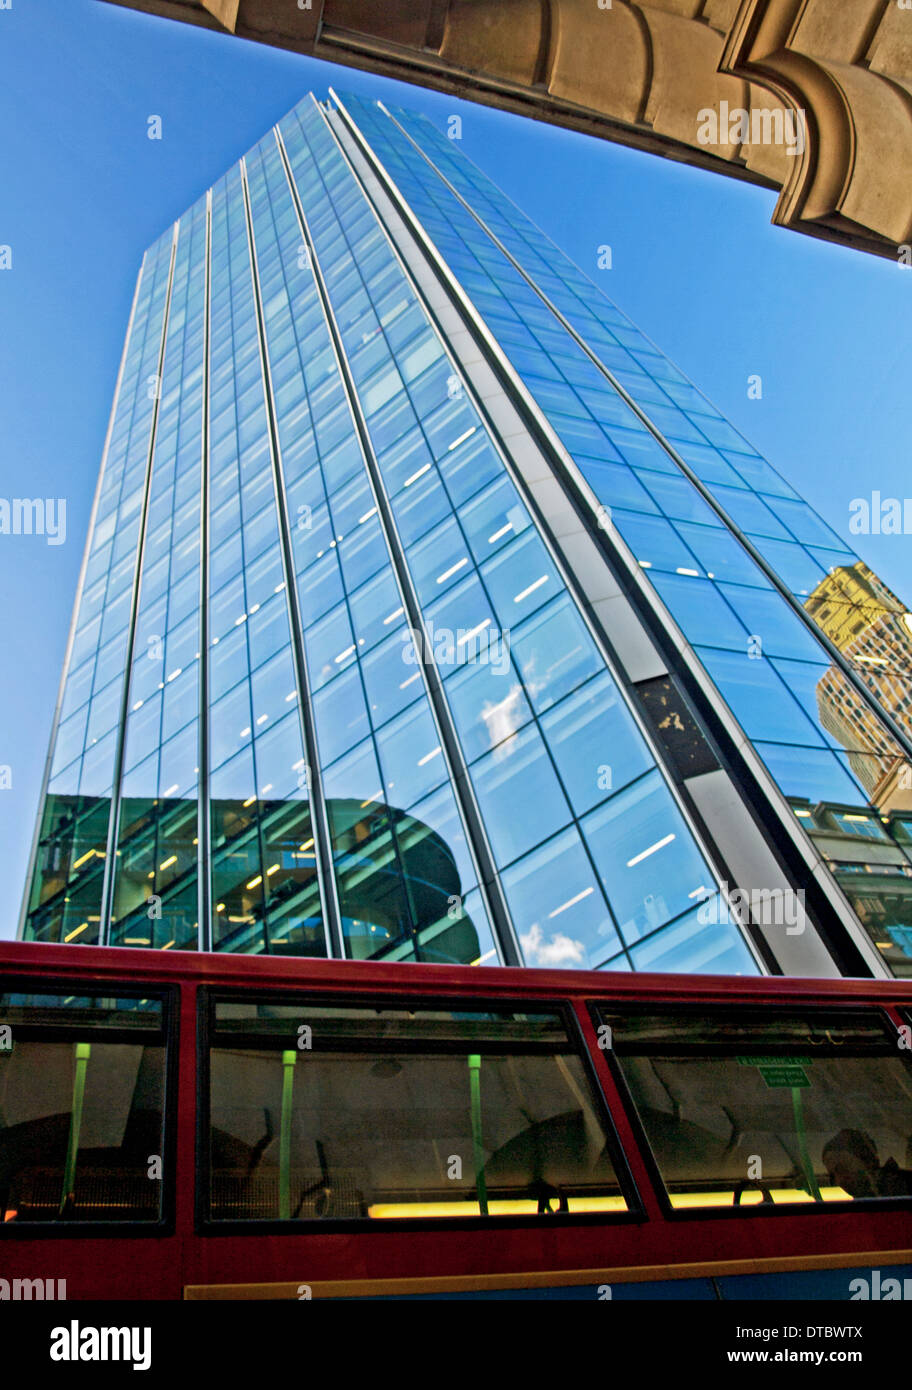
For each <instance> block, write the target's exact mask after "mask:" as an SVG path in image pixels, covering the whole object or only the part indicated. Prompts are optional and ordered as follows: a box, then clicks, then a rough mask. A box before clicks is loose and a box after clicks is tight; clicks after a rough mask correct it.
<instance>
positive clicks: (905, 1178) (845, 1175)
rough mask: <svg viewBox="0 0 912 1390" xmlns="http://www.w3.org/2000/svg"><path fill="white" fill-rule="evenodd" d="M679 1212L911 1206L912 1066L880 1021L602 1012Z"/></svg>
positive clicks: (874, 1014) (829, 1014) (872, 1016)
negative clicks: (860, 1202)
mask: <svg viewBox="0 0 912 1390" xmlns="http://www.w3.org/2000/svg"><path fill="white" fill-rule="evenodd" d="M598 1022H599V1024H600V1025H601V1026H603V1027H604V1025H608V1027H609V1028H610V1029H611V1033H610V1034H603V1036H608V1037H610V1039H611V1044H612V1046H611V1051H612V1052H613V1054H614V1056H615V1058H616V1060H617V1065H618V1066H619V1068H620V1071H621V1073H622V1074H623V1078H624V1080H625V1082H626V1083H627V1087H628V1088H629V1092H630V1096H631V1098H632V1100H633V1104H634V1106H635V1109H636V1112H637V1115H638V1116H639V1119H640V1121H641V1123H642V1126H643V1129H644V1131H645V1133H646V1137H647V1139H648V1141H649V1146H650V1148H651V1150H652V1154H653V1157H654V1159H655V1162H656V1165H657V1167H658V1170H659V1173H660V1175H661V1178H662V1182H663V1184H664V1186H665V1190H666V1193H667V1195H668V1199H669V1201H670V1203H671V1205H672V1207H676V1208H693V1207H719V1206H747V1205H755V1204H764V1203H766V1204H777V1203H804V1204H806V1205H808V1206H809V1207H813V1206H815V1205H818V1204H825V1203H828V1202H836V1201H841V1202H845V1201H848V1200H852V1199H862V1198H883V1197H907V1196H912V1167H910V1165H909V1156H910V1155H909V1145H910V1136H912V1068H910V1066H909V1063H908V1061H907V1060H906V1058H907V1057H908V1053H905V1052H902V1051H901V1050H900V1049H899V1048H898V1047H897V1037H896V1033H895V1031H894V1030H892V1029H891V1028H890V1026H889V1024H888V1023H887V1021H886V1019H884V1018H883V1017H882V1015H881V1014H880V1013H879V1012H878V1011H877V1010H875V1009H867V1010H864V1011H862V1010H854V1011H852V1010H849V1011H842V1012H838V1013H837V1012H835V1011H819V1012H818V1011H816V1010H811V1009H808V1010H806V1011H804V1012H789V1013H785V1012H784V1011H782V1012H779V1011H772V1010H768V1011H764V1012H763V1013H762V1014H760V1013H759V1011H756V1010H750V1009H744V1010H742V1011H741V1012H739V1013H738V1015H737V1016H735V1015H734V1014H731V1013H725V1012H722V1011H718V1010H707V1011H706V1013H705V1014H704V1015H703V1016H699V1017H698V1016H696V1015H692V1014H687V1013H684V1012H681V1013H671V1012H670V1011H669V1012H668V1013H664V1012H663V1013H659V1014H656V1013H652V1014H646V1013H640V1012H633V1011H631V1012H629V1013H627V1012H620V1011H616V1010H614V1009H604V1008H603V1009H601V1010H599V1012H598Z"/></svg>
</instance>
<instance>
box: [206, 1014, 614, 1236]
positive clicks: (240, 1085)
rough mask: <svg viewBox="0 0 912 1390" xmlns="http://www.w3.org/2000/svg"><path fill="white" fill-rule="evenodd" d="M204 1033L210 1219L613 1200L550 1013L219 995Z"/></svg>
mask: <svg viewBox="0 0 912 1390" xmlns="http://www.w3.org/2000/svg"><path fill="white" fill-rule="evenodd" d="M210 1028H211V1036H210V1074H209V1106H208V1113H209V1119H210V1130H209V1153H210V1171H209V1175H208V1178H209V1195H208V1212H209V1217H210V1219H211V1220H214V1221H230V1220H247V1221H249V1220H285V1221H292V1222H293V1221H295V1220H305V1219H318V1218H319V1219H326V1220H328V1219H331V1218H345V1217H347V1218H354V1219H362V1220H374V1221H377V1222H381V1221H384V1220H388V1219H391V1218H393V1219H395V1218H405V1219H409V1220H416V1219H417V1220H421V1219H423V1218H438V1219H439V1218H441V1217H454V1218H460V1217H462V1218H465V1217H478V1216H487V1217H509V1216H520V1217H525V1216H533V1217H542V1218H543V1219H545V1218H547V1217H548V1216H550V1215H553V1214H556V1213H564V1214H567V1215H571V1214H573V1213H583V1212H589V1213H592V1212H604V1213H615V1212H624V1211H626V1210H627V1203H626V1201H625V1198H624V1194H623V1192H622V1189H621V1186H620V1183H619V1181H618V1174H617V1170H616V1167H615V1164H614V1162H613V1160H612V1151H613V1146H609V1141H608V1137H607V1133H606V1128H605V1122H604V1121H603V1118H602V1116H601V1113H600V1110H599V1107H598V1103H597V1102H596V1100H595V1098H594V1095H593V1092H592V1089H591V1087H590V1083H589V1081H588V1078H587V1073H586V1070H585V1068H584V1066H583V1063H582V1061H581V1059H580V1057H579V1056H578V1055H577V1052H576V1049H575V1047H574V1045H573V1044H572V1043H571V1041H570V1039H569V1036H568V1034H567V1030H566V1027H565V1025H564V1022H563V1019H562V1017H561V1015H560V1013H559V1012H557V1011H556V1010H555V1011H552V1012H535V1011H532V1010H530V1011H528V1012H527V1011H525V1010H522V1011H513V1010H508V1009H503V1010H501V1009H498V1008H497V1007H496V1006H495V1007H493V1008H484V1009H477V1010H473V1008H472V1005H470V1004H469V1005H467V1006H465V1007H463V1008H459V1009H458V1010H455V1011H451V1010H450V1009H448V1008H447V1007H446V1006H444V1007H443V1008H436V1007H434V1006H428V1007H425V1006H423V1005H421V1004H418V1005H416V1006H415V1007H406V1006H395V1005H393V1006H391V1007H379V1008H371V1007H360V1006H354V1007H352V1006H340V1007H335V1006H332V1005H329V1004H326V1003H325V1002H321V1003H319V1004H308V1003H307V1002H306V1001H303V1000H302V1001H301V1002H298V1003H292V1002H288V1001H287V999H286V1000H285V1001H283V1002H282V1003H270V1002H268V1001H266V1000H264V999H262V997H261V998H259V999H256V1000H254V999H252V998H245V999H238V998H234V999H226V998H224V999H223V998H220V999H215V1000H213V1001H212V1011H211V1014H210ZM610 1149H611V1151H610Z"/></svg>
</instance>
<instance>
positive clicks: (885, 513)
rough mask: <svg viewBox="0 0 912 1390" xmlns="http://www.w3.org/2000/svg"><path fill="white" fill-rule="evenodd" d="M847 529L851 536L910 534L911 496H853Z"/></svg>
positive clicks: (911, 525) (911, 523) (872, 494)
mask: <svg viewBox="0 0 912 1390" xmlns="http://www.w3.org/2000/svg"><path fill="white" fill-rule="evenodd" d="M849 530H850V531H851V533H852V535H853V536H903V535H905V536H908V535H912V497H882V496H881V494H880V493H879V492H872V493H871V496H870V497H869V498H868V497H853V498H852V500H851V502H850V503H849Z"/></svg>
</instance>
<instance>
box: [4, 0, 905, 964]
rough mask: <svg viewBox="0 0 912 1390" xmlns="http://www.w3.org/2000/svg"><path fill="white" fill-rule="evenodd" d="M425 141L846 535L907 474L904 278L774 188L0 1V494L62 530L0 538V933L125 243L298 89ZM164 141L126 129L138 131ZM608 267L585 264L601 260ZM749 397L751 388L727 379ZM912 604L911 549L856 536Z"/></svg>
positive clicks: (102, 422) (397, 92)
mask: <svg viewBox="0 0 912 1390" xmlns="http://www.w3.org/2000/svg"><path fill="white" fill-rule="evenodd" d="M330 84H332V85H333V86H335V87H337V88H339V89H340V90H349V91H355V92H357V93H359V94H360V95H364V96H368V97H371V96H381V97H382V96H384V95H388V96H390V97H391V98H392V99H393V100H398V101H400V102H401V103H402V104H403V105H411V106H412V107H414V108H415V109H417V110H422V111H424V112H425V113H426V114H427V115H428V116H429V117H430V118H431V119H432V120H434V121H435V122H437V123H438V124H439V125H440V127H441V128H443V129H445V128H446V123H447V117H448V116H449V115H451V114H454V113H458V114H459V115H461V117H462V121H463V139H462V145H461V148H462V150H463V152H464V153H465V154H467V155H468V156H469V157H470V158H472V159H474V160H475V161H476V163H477V164H479V165H480V166H481V168H482V169H484V171H485V172H486V173H487V174H489V175H490V176H491V177H492V178H493V179H494V180H495V181H496V182H497V183H499V184H500V186H501V187H502V188H503V189H504V190H505V191H506V192H507V193H508V194H509V195H510V196H511V197H512V198H513V199H514V200H515V201H516V202H517V203H518V204H519V205H520V206H521V207H522V208H523V209H524V210H525V211H526V212H527V213H528V214H529V215H530V216H531V217H532V218H533V219H534V220H535V221H536V222H537V223H538V225H539V226H540V227H542V228H543V230H544V231H546V232H547V233H548V234H549V235H550V236H551V237H552V238H553V239H554V240H555V241H556V242H557V243H558V244H559V245H560V246H561V247H563V249H564V250H565V251H566V252H567V253H568V254H569V255H570V256H571V257H572V258H573V259H574V260H575V261H576V262H577V263H578V264H579V265H581V266H582V267H583V268H584V269H585V270H587V271H588V272H589V273H591V274H592V275H593V277H594V278H599V282H600V283H602V284H603V285H604V288H605V290H606V293H608V294H609V295H610V297H611V298H612V299H614V300H615V301H616V302H617V303H618V305H619V306H620V307H621V308H622V309H623V310H624V311H625V312H626V313H628V314H629V315H630V316H631V318H632V319H633V320H634V321H635V322H636V323H637V324H639V326H640V327H641V328H642V329H643V330H644V331H645V332H647V333H648V334H649V335H650V336H651V337H652V338H654V339H655V341H656V342H657V343H658V344H659V346H660V347H661V348H662V349H663V350H664V351H665V352H667V353H668V354H669V356H670V357H671V358H672V359H673V360H674V361H675V362H677V364H678V365H679V366H680V367H681V368H682V370H683V371H685V372H686V373H687V374H688V375H689V376H691V377H692V378H693V380H694V381H695V382H696V383H697V385H698V386H700V387H701V389H702V390H704V391H705V392H706V394H707V395H708V396H709V397H710V399H711V400H713V401H714V402H715V404H716V405H717V406H718V407H719V408H720V409H721V410H722V412H723V413H724V414H725V415H726V416H727V417H728V418H729V419H730V420H731V421H732V422H733V423H734V424H735V425H736V426H738V428H740V429H741V430H742V431H743V432H744V433H745V434H746V435H747V437H748V438H749V439H750V440H751V441H752V443H753V444H755V445H756V447H757V448H759V449H760V451H761V452H762V453H764V454H765V455H766V456H767V457H768V458H769V459H770V460H771V461H772V462H773V463H774V464H775V465H776V466H777V467H778V468H780V469H781V470H782V471H783V472H784V473H785V474H786V476H787V477H788V478H789V479H790V481H791V482H792V483H793V485H794V486H795V487H796V488H797V489H798V491H799V492H801V493H802V494H803V495H804V496H805V497H806V498H807V499H808V500H809V501H810V502H811V503H812V504H813V505H814V506H815V507H816V508H817V509H818V510H819V511H820V512H821V513H822V515H823V516H824V517H825V518H826V520H827V521H828V522H829V523H830V524H831V525H832V526H833V527H834V528H835V530H836V531H837V532H839V533H840V534H842V535H845V536H847V537H848V521H849V504H850V502H851V500H852V498H854V497H857V496H860V495H865V496H867V495H870V493H871V491H872V490H873V489H878V490H879V491H880V492H881V493H882V494H883V495H884V496H894V497H903V496H905V495H906V494H908V493H910V492H912V488H910V486H909V481H908V479H909V464H908V455H909V442H910V440H912V391H910V377H909V367H908V362H909V355H910V347H912V341H910V329H909V324H910V304H912V271H903V270H900V269H899V268H898V267H896V266H894V265H892V264H890V263H888V262H884V261H880V260H877V259H875V258H873V257H870V256H863V255H859V254H855V253H852V252H849V251H846V250H842V249H841V248H838V247H834V246H830V245H828V244H827V243H824V242H818V241H814V240H812V239H810V238H807V237H803V236H799V235H796V234H794V233H791V232H785V231H782V230H779V229H776V228H772V227H771V226H770V225H769V219H770V216H771V213H772V209H773V204H774V197H773V195H772V194H770V193H767V192H765V191H763V190H761V189H756V188H752V187H751V186H750V185H747V184H743V183H739V182H736V181H734V180H730V179H724V178H719V177H717V176H715V175H711V174H704V173H700V172H697V171H695V170H692V169H688V168H686V167H684V166H679V165H676V164H674V163H672V162H671V161H668V160H662V159H658V158H655V157H652V156H649V155H645V154H639V153H637V152H635V151H631V150H625V149H622V148H621V147H619V146H616V145H611V144H608V143H607V142H605V141H598V140H593V139H589V138H587V137H585V136H582V135H576V134H573V133H571V132H568V131H563V130H558V129H556V128H554V127H552V126H548V125H544V124H541V123H538V122H532V121H528V120H524V119H521V118H520V117H515V116H508V115H505V114H503V113H501V112H496V111H493V110H490V109H489V108H487V107H483V106H476V105H473V104H471V103H467V102H460V101H456V100H455V99H454V98H452V97H450V96H444V95H441V94H437V93H435V92H428V91H425V90H424V89H423V88H420V87H413V86H410V85H407V84H404V83H394V82H388V81H385V80H383V79H380V78H374V77H370V76H368V75H367V74H362V73H358V72H355V71H354V70H352V69H348V68H337V67H334V66H332V65H330V64H327V63H318V62H315V61H312V60H310V59H305V58H301V57H299V56H297V55H295V54H290V53H282V52H279V51H278V50H275V49H271V48H267V47H264V46H260V45H255V44H249V43H245V42H241V41H238V40H236V39H232V38H228V37H223V36H221V35H218V34H213V33H210V32H209V31H206V30H202V29H196V28H193V27H191V26H189V25H184V24H177V23H171V22H168V21H165V20H158V19H151V18H149V17H147V16H145V15H141V14H137V13H134V12H132V11H130V10H125V9H120V8H118V7H116V6H113V5H108V4H104V3H99V0H66V3H61V0H12V8H11V9H9V10H0V130H2V131H3V136H4V138H3V143H2V161H0V246H3V245H9V246H10V247H11V248H12V268H11V269H10V270H0V381H2V389H0V497H3V498H11V497H39V496H40V497H55V498H56V497H63V498H65V499H66V502H67V538H66V542H65V544H63V545H57V546H49V545H47V544H46V542H45V540H44V539H43V538H40V537H34V536H7V535H4V536H0V593H2V595H3V602H2V604H0V642H2V656H3V680H2V683H0V764H2V765H7V766H9V768H10V769H11V779H12V785H11V786H10V787H8V788H6V789H4V790H0V937H4V936H11V935H13V934H14V932H15V928H16V919H17V915H18V909H19V902H20V898H21V892H22V884H23V877H24V872H25V865H26V861H27V856H28V851H29V845H30V841H31V833H32V827H33V823H34V817H35V814H36V810H37V800H38V794H39V789H40V782H41V775H42V770H43V766H44V760H45V755H46V751H47V741H48V735H49V732H50V725H51V719H52V715H53V709H54V702H55V699H56V693H57V684H58V680H59V675H60V667H61V663H62V660H63V654H64V648H65V645H66V637H67V631H68V628H69V623H70V616H71V610H72V603H73V597H74V594H75V588H76V582H77V577H78V573H79V567H80V563H81V559H82V551H83V545H84V541H85V533H86V528H87V525H88V518H89V510H90V507H91V501H92V495H93V491H94V486H95V480H96V477H97V472H98V465H99V461H100V456H101V449H102V445H103V442H104V435H105V430H106V428H107V420H108V413H109V410H110V404H111V397H112V393H113V388H114V381H115V378H116V374H117V367H118V363H119V360H120V353H121V349H122V345H123V335H124V331H125V328H126V322H127V316H128V313H129V308H130V301H131V298H132V295H133V289H134V285H135V280H136V274H137V271H138V268H139V263H140V260H141V257H142V252H143V250H144V248H145V247H146V246H147V245H149V244H150V243H151V242H152V241H153V240H154V239H155V238H156V237H157V236H158V235H159V234H160V233H161V232H162V230H163V229H164V228H165V227H166V226H167V225H168V224H169V223H170V222H171V221H173V219H174V218H175V217H176V216H178V215H179V214H180V213H181V212H182V211H184V209H185V208H187V207H188V206H189V205H190V204H191V203H192V202H194V201H195V199H196V198H198V197H199V195H200V194H201V193H202V192H203V191H204V190H205V189H206V188H207V187H208V186H209V185H210V184H211V183H213V182H214V181H215V180H216V179H217V178H218V177H219V176H220V175H221V174H222V173H224V171H225V169H226V168H227V167H228V165H229V164H231V163H232V161H234V160H236V159H237V158H238V156H239V155H241V154H243V153H244V151H245V150H247V149H248V148H249V147H250V146H251V145H253V144H254V143H255V142H256V141H257V140H258V139H259V138H260V136H261V135H262V134H263V133H264V131H265V130H266V129H267V128H268V127H269V126H270V125H272V124H273V123H274V122H275V121H276V120H277V119H278V118H279V117H280V116H282V115H283V114H284V113H285V112H286V111H287V110H288V109H289V108H290V107H292V106H293V105H294V104H295V103H296V102H297V101H298V100H299V99H300V98H301V97H302V96H303V95H304V94H305V93H306V92H307V91H309V90H313V91H315V92H316V93H317V94H318V95H321V96H322V95H325V93H326V91H327V88H328V87H329V85H330ZM150 115H158V116H160V117H161V119H162V130H163V138H162V139H161V140H160V141H150V140H149V139H147V135H146V131H147V119H148V117H149V116H150ZM604 243H607V244H609V245H610V246H611V248H612V269H611V270H610V271H601V272H600V271H598V270H597V268H596V259H597V253H598V247H599V246H600V245H602V244H604ZM752 374H759V375H760V376H761V377H762V379H763V399H762V400H759V401H756V400H750V399H748V395H747V388H748V377H749V376H751V375H752ZM852 539H853V540H854V544H855V549H856V550H858V551H860V553H861V555H862V556H863V558H864V559H866V560H867V561H868V563H869V564H871V565H872V566H873V567H874V568H875V569H876V570H877V571H878V572H879V573H880V574H881V576H882V577H883V578H884V579H885V580H886V582H887V583H888V584H890V585H891V586H892V587H893V588H894V589H895V590H896V591H897V592H898V593H899V594H900V596H901V597H903V598H904V599H905V600H906V601H907V602H908V601H912V558H910V537H908V536H871V537H854V538H852Z"/></svg>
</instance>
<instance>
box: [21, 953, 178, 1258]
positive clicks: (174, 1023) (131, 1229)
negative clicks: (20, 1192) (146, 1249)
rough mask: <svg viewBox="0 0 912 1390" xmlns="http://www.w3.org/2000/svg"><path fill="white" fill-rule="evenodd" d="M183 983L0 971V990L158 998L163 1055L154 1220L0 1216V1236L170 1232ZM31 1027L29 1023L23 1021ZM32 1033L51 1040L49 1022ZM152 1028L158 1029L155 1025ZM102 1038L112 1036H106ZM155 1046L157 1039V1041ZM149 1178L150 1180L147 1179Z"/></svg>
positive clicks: (129, 1036) (128, 1035)
mask: <svg viewBox="0 0 912 1390" xmlns="http://www.w3.org/2000/svg"><path fill="white" fill-rule="evenodd" d="M184 988H186V982H181V981H179V980H161V981H153V982H151V983H149V984H138V985H137V984H136V983H134V982H121V981H109V980H107V979H101V980H93V979H91V978H82V977H79V976H76V977H74V976H71V975H66V974H60V975H58V974H54V975H49V976H43V975H27V974H17V975H9V976H6V975H0V994H38V995H40V994H56V993H57V992H58V991H66V993H68V994H72V995H74V996H76V997H83V998H84V997H86V996H89V997H91V996H92V995H104V996H105V997H108V998H113V999H133V998H135V999H159V1000H160V1001H161V1005H162V1011H161V1046H162V1047H163V1048H164V1051H165V1058H164V1103H163V1105H162V1112H161V1115H162V1124H161V1148H162V1153H161V1158H162V1176H161V1179H160V1181H161V1200H160V1203H159V1215H158V1218H157V1220H155V1221H131V1220H124V1221H121V1220H114V1221H73V1220H69V1221H61V1220H60V1219H59V1218H58V1219H53V1220H47V1221H18V1220H16V1221H0V1240H16V1239H19V1240H55V1239H56V1240H61V1239H63V1240H92V1239H94V1240H98V1239H99V1238H100V1237H110V1238H111V1239H116V1238H120V1239H128V1240H133V1239H140V1238H143V1239H149V1238H156V1239H159V1240H160V1239H161V1238H162V1237H163V1236H173V1235H174V1233H175V1230H176V1220H177V1123H178V1109H179V1105H178V1085H179V1076H180V1066H179V1063H180V1013H181V1009H180V1005H181V997H182V993H183V990H184ZM25 1026H26V1027H31V1026H32V1025H28V1024H26V1025H25ZM34 1027H35V1031H36V1033H38V1032H42V1033H46V1034H47V1036H48V1040H49V1041H52V1040H54V1039H53V1034H54V1031H55V1030H54V1028H53V1025H52V1024H46V1023H45V1024H38V1025H34ZM73 1031H74V1030H73V1029H72V1028H70V1027H69V1026H66V1027H61V1029H60V1030H59V1032H58V1033H57V1040H59V1041H71V1040H72V1039H70V1038H69V1037H67V1038H64V1037H62V1036H61V1035H62V1034H63V1033H67V1034H70V1033H72V1032H73ZM142 1031H143V1030H141V1029H137V1030H136V1032H135V1033H133V1032H129V1031H128V1030H116V1029H115V1030H112V1033H113V1035H114V1038H115V1040H116V1041H117V1042H128V1041H129V1042H134V1043H135V1042H136V1039H137V1036H138V1035H141V1033H142ZM156 1031H157V1030H156ZM105 1041H109V1042H110V1041H111V1037H110V1036H107V1037H106V1038H105ZM156 1045H157V1044H156ZM150 1181H153V1179H150Z"/></svg>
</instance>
